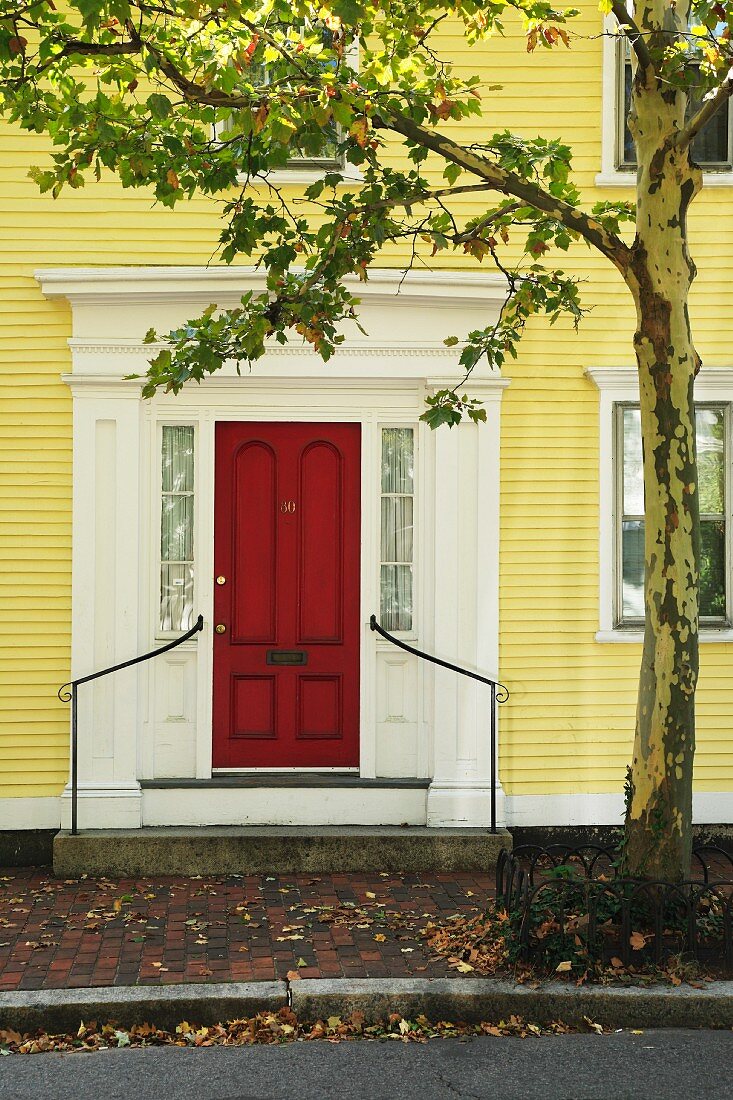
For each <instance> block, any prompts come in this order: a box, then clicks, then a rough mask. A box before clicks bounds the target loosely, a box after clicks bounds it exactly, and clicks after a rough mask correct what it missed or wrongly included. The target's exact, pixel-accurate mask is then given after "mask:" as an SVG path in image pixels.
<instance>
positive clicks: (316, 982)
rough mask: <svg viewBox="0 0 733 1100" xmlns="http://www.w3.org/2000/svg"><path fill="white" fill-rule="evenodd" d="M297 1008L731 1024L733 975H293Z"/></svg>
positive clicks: (313, 1013) (372, 1014)
mask: <svg viewBox="0 0 733 1100" xmlns="http://www.w3.org/2000/svg"><path fill="white" fill-rule="evenodd" d="M291 991H292V1005H293V1010H294V1012H295V1013H296V1015H297V1016H299V1017H300V1018H301V1019H317V1018H323V1017H324V1016H348V1015H349V1014H350V1013H351V1012H354V1011H355V1010H357V1011H360V1012H363V1013H364V1015H365V1016H366V1018H367V1021H368V1022H374V1021H376V1020H379V1019H384V1018H385V1017H386V1016H387V1015H388V1014H389V1013H390V1012H399V1013H400V1015H401V1016H405V1017H406V1018H408V1019H415V1017H416V1016H419V1015H421V1014H423V1015H425V1016H427V1017H428V1019H429V1020H431V1021H432V1022H436V1021H438V1020H453V1021H459V1020H461V1021H465V1022H466V1023H479V1022H480V1021H482V1020H488V1021H494V1022H495V1021H497V1020H506V1019H508V1017H509V1016H512V1015H516V1016H522V1017H524V1019H525V1020H528V1021H530V1022H532V1023H536V1024H548V1023H552V1021H553V1020H562V1021H563V1022H565V1023H568V1024H582V1023H583V1017H584V1016H587V1017H589V1018H590V1019H591V1020H594V1021H596V1022H598V1023H602V1024H604V1025H605V1026H607V1027H614V1028H616V1027H626V1028H650V1027H705V1028H729V1027H733V982H716V983H715V984H714V985H711V986H706V988H705V989H693V988H692V987H690V986H678V987H676V988H674V987H670V986H663V985H657V986H648V987H646V988H638V987H636V988H630V987H629V988H621V987H606V986H592V987H589V986H586V987H580V988H578V987H576V986H574V985H565V984H563V983H561V982H548V983H547V984H546V985H542V986H540V987H539V988H531V987H529V986H526V985H516V984H515V983H514V982H508V981H500V980H499V979H496V978H432V979H430V978H400V979H389V978H366V979H351V980H349V981H345V980H339V979H317V978H314V979H309V980H307V981H299V982H293V983H292V986H291Z"/></svg>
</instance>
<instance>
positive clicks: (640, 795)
mask: <svg viewBox="0 0 733 1100" xmlns="http://www.w3.org/2000/svg"><path fill="white" fill-rule="evenodd" d="M644 80H645V78H644V77H643V76H642V75H641V74H637V76H636V79H635V87H634V93H633V102H632V113H631V117H630V125H631V128H632V132H633V134H634V139H635V142H636V146H637V158H638V164H639V172H638V182H637V204H638V213H637V236H636V241H635V244H634V248H633V258H632V262H631V268H630V271H629V272H628V276H627V281H628V282H629V285H630V287H631V289H632V292H633V294H634V299H635V302H636V308H637V331H636V334H635V337H634V346H635V351H636V358H637V365H638V369H639V396H640V405H641V431H642V441H643V447H644V493H645V517H646V523H645V558H646V581H645V614H646V620H645V629H644V649H643V654H642V663H641V674H640V679H639V696H638V703H637V712H636V735H635V742H634V758H633V765H632V768H631V771H630V790H629V792H628V804H627V814H626V833H625V845H624V860H625V864H626V870H627V872H628V873H630V874H634V875H641V876H643V877H645V878H652V879H653V878H661V879H668V880H672V881H675V880H679V879H681V878H685V877H687V876H688V875H689V870H690V853H691V846H692V768H693V756H694V750H695V687H696V684H697V675H698V640H699V639H698V622H699V609H698V578H699V554H700V519H699V500H698V491H697V456H696V447H695V409H694V403H693V384H694V379H695V374H696V373H697V369H698V365H699V361H698V357H697V355H696V353H695V349H694V346H693V343H692V337H691V334H690V322H689V316H688V310H687V301H688V294H689V289H690V286H691V284H692V280H693V278H694V276H695V266H694V264H693V262H692V259H691V257H690V254H689V251H688V246H687V217H686V216H687V209H688V207H689V204H690V202H691V201H692V199H693V198H694V196H695V194H696V193H697V191H698V190H699V188H700V186H701V176H700V172H699V170H698V169H697V168H696V167H695V166H693V165H692V164H691V163H690V159H689V155H688V152H687V151H686V150H684V151H682V152H680V151H677V150H675V148H674V146H673V145H672V146H670V144H669V142H668V139H669V137H670V135H672V134H674V132H676V130H677V129H678V127H679V126H680V125H681V124H682V121H683V118H684V110H685V98H686V97H685V96H684V95H682V94H681V93H679V92H678V93H674V92H670V91H669V90H667V91H666V92H665V91H663V90H662V89H661V88H660V87H659V86H658V85H656V86H655V84H654V83H653V82H654V81H655V78H654V77H653V76H651V77H649V78H648V80H649V85H648V86H647V85H645V82H644Z"/></svg>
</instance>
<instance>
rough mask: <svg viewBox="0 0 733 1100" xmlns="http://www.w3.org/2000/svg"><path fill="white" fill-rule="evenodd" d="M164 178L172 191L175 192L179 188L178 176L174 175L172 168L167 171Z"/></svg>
mask: <svg viewBox="0 0 733 1100" xmlns="http://www.w3.org/2000/svg"><path fill="white" fill-rule="evenodd" d="M165 178H166V179H167V180H168V183H169V184H170V185H171V187H172V188H173V189H174V191H177V190H178V188H179V187H180V186H181V185H180V183H179V182H178V176H177V175H176V173H175V172H174V171H173V169H172V168H169V169H168V171H167V173H166V177H165Z"/></svg>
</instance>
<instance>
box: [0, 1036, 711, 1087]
mask: <svg viewBox="0 0 733 1100" xmlns="http://www.w3.org/2000/svg"><path fill="white" fill-rule="evenodd" d="M67 1097H68V1098H70V1100H101V1098H104V1100H169V1098H170V1100H290V1098H291V1097H292V1098H293V1100H331V1098H334V1100H336V1098H338V1100H433V1098H436V1100H437V1098H443V1097H446V1098H447V1100H451V1098H461V1100H464V1098H465V1100H473V1098H476V1097H481V1098H482V1100H483V1098H484V1097H486V1098H493V1097H496V1098H497V1100H534V1098H537V1100H600V1098H602V1100H658V1098H665V1100H666V1098H667V1097H680V1098H681V1097H684V1098H685V1100H687V1098H694V1100H700V1098H704V1100H722V1098H726V1100H727V1098H728V1097H733V1032H724V1031H672V1030H669V1031H647V1032H644V1033H643V1034H640V1035H634V1034H631V1033H630V1032H623V1033H620V1034H616V1035H605V1036H600V1035H561V1036H552V1037H547V1038H541V1039H513V1038H490V1037H487V1038H480V1039H472V1040H469V1041H466V1042H461V1041H459V1040H456V1039H436V1040H433V1041H431V1042H430V1043H428V1044H405V1043H400V1042H381V1043H373V1042H362V1041H355V1042H346V1043H340V1044H332V1043H327V1042H311V1043H297V1044H291V1045H287V1046H283V1047H270V1046H261V1047H228V1048H227V1047H213V1048H209V1049H203V1050H202V1049H199V1050H195V1049H187V1048H171V1047H158V1048H155V1047H153V1048H148V1049H142V1050H139V1049H134V1050H127V1049H125V1050H110V1051H100V1052H98V1053H94V1054H37V1055H19V1056H12V1057H5V1058H0V1098H1V1100H38V1098H43V1100H67Z"/></svg>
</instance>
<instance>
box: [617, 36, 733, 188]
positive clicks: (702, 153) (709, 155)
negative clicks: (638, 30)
mask: <svg viewBox="0 0 733 1100" xmlns="http://www.w3.org/2000/svg"><path fill="white" fill-rule="evenodd" d="M616 52H617V67H616V69H617V71H616V88H617V110H616V123H617V134H616V167H617V168H618V169H620V170H622V171H623V170H626V169H634V170H635V169H636V149H635V148H634V139H633V138H632V136H631V131H630V130H629V122H628V119H629V110H630V107H631V80H632V73H631V45H630V43H629V41H628V39H626V38H621V39H620V40H619V42H618V43H617V48H616ZM700 102H701V97H700V95H699V94H696V93H695V90H694V89H692V90H691V91H690V93H689V96H688V101H687V117H688V118H691V117H692V115H694V114H695V113H696V112H697V110H698V108H699V107H700ZM732 122H733V114H732V113H731V105H730V102H728V103H727V104H726V106H725V107H724V108H722V109H721V110H720V111H718V113H717V115H715V117H714V118H712V119H711V120H710V122H709V123H708V124H707V126H706V127H705V128H704V130H702V131H701V132H700V133H699V134H698V135H697V137H696V138H695V140H694V141H693V143H692V146H691V150H692V157H693V160H695V161H696V163H697V164H699V165H700V167H701V168H705V169H707V170H710V171H721V170H726V169H727V170H728V171H730V169H731V168H733V130H732V127H731V123H732Z"/></svg>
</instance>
